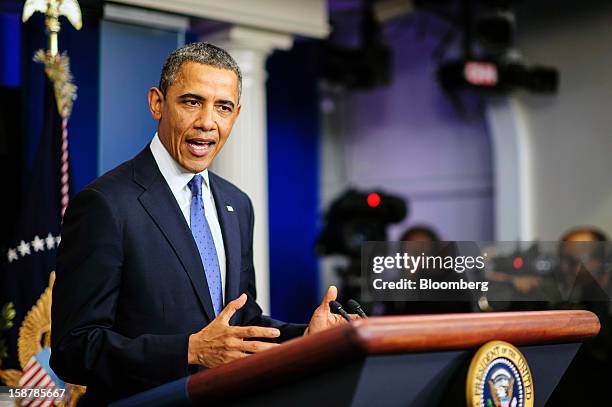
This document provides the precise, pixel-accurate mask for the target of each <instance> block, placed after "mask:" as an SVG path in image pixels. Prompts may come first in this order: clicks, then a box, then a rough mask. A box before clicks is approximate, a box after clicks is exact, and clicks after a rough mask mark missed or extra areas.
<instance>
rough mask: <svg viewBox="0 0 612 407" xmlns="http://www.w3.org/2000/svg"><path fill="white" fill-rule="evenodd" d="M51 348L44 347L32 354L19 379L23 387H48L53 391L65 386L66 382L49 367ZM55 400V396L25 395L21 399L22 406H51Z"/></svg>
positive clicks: (47, 388)
mask: <svg viewBox="0 0 612 407" xmlns="http://www.w3.org/2000/svg"><path fill="white" fill-rule="evenodd" d="M49 356H50V353H49V349H48V348H44V349H43V350H42V351H40V352H39V353H38V354H37V355H34V356H32V358H31V359H30V361H29V362H28V364H27V365H26V367H25V368H24V369H23V375H22V376H21V379H20V380H19V387H20V388H21V389H46V390H47V391H49V390H50V391H53V390H54V389H60V388H63V387H64V383H63V382H62V381H61V380H60V379H58V378H57V376H55V374H54V373H53V371H52V370H51V369H50V368H49ZM55 401H59V400H57V399H54V398H53V397H42V396H39V397H35V396H34V395H32V396H31V397H25V398H22V399H21V405H22V406H28V407H50V406H53V404H54V402H55Z"/></svg>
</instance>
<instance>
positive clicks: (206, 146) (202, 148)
mask: <svg viewBox="0 0 612 407" xmlns="http://www.w3.org/2000/svg"><path fill="white" fill-rule="evenodd" d="M185 142H186V143H187V148H188V149H189V151H190V152H191V154H193V155H195V156H198V157H202V156H205V155H206V154H207V153H208V152H209V151H211V150H212V148H213V146H214V145H215V144H216V141H214V140H199V139H192V140H186V141H185Z"/></svg>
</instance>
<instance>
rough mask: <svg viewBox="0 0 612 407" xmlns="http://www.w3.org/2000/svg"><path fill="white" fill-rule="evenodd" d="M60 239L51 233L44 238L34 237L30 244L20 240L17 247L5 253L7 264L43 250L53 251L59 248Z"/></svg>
mask: <svg viewBox="0 0 612 407" xmlns="http://www.w3.org/2000/svg"><path fill="white" fill-rule="evenodd" d="M60 241H61V237H60V236H59V235H58V236H53V235H52V234H51V233H49V234H48V235H47V237H46V238H44V239H41V238H40V237H39V236H38V235H36V236H34V239H33V240H32V241H30V242H27V243H26V241H25V240H22V241H21V242H20V243H19V245H18V246H17V247H13V248H9V249H8V250H7V252H6V257H7V259H8V262H9V263H12V262H14V261H17V260H19V258H20V257H21V258H23V257H26V256H28V255H30V254H32V250H33V252H34V253H38V252H44V251H45V250H47V251H48V250H53V249H55V248H56V247H57V246H59V244H60Z"/></svg>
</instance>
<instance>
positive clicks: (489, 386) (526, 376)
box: [466, 341, 534, 407]
mask: <svg viewBox="0 0 612 407" xmlns="http://www.w3.org/2000/svg"><path fill="white" fill-rule="evenodd" d="M466 394H467V404H468V406H470V407H533V400H534V396H533V381H532V380H531V371H530V370H529V365H527V360H526V359H525V357H524V356H523V354H522V353H521V352H520V351H519V350H518V349H517V348H515V347H514V346H512V345H511V344H509V343H507V342H502V341H491V342H488V343H486V344H484V345H483V346H482V347H481V348H480V349H479V350H478V352H476V355H474V358H473V359H472V362H471V363H470V368H469V370H468V375H467V385H466Z"/></svg>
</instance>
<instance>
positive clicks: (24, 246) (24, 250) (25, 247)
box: [17, 240, 30, 257]
mask: <svg viewBox="0 0 612 407" xmlns="http://www.w3.org/2000/svg"><path fill="white" fill-rule="evenodd" d="M17 250H19V254H20V255H21V257H25V255H26V254H30V244H29V243H26V242H24V241H23V240H22V241H21V243H19V246H17Z"/></svg>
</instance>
